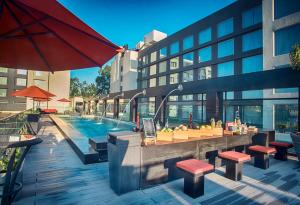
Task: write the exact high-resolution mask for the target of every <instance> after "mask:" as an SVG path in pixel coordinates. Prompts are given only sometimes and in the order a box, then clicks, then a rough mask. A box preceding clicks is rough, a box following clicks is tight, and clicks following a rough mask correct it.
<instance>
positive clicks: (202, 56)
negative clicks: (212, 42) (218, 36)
mask: <svg viewBox="0 0 300 205" xmlns="http://www.w3.org/2000/svg"><path fill="white" fill-rule="evenodd" d="M210 60H211V46H208V47H205V48H202V49H199V51H198V62H199V63H201V62H206V61H210Z"/></svg>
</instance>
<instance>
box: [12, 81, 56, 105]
mask: <svg viewBox="0 0 300 205" xmlns="http://www.w3.org/2000/svg"><path fill="white" fill-rule="evenodd" d="M11 96H17V97H28V98H32V99H33V102H32V103H33V106H32V108H33V109H34V99H45V100H47V99H49V98H51V97H55V95H54V94H52V93H50V92H48V91H46V90H43V89H41V88H39V87H37V86H34V85H33V86H30V87H27V88H24V89H22V90H17V91H15V92H13V93H11Z"/></svg>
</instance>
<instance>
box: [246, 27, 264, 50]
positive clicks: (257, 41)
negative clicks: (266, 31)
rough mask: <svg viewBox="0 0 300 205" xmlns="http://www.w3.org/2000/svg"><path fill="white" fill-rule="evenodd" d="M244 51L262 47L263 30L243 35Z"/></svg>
mask: <svg viewBox="0 0 300 205" xmlns="http://www.w3.org/2000/svg"><path fill="white" fill-rule="evenodd" d="M242 41H243V51H249V50H253V49H257V48H261V47H262V30H257V31H254V32H251V33H248V34H245V35H243V37H242Z"/></svg>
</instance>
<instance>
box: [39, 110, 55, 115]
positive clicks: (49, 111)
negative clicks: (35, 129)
mask: <svg viewBox="0 0 300 205" xmlns="http://www.w3.org/2000/svg"><path fill="white" fill-rule="evenodd" d="M42 111H43V112H45V113H49V114H51V113H57V110H56V109H43V110H42Z"/></svg>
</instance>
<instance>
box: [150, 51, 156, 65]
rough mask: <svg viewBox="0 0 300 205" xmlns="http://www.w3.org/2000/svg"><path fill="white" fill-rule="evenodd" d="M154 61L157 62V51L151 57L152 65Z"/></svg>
mask: <svg viewBox="0 0 300 205" xmlns="http://www.w3.org/2000/svg"><path fill="white" fill-rule="evenodd" d="M154 61H156V51H154V52H152V53H151V56H150V62H151V63H152V62H154Z"/></svg>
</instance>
